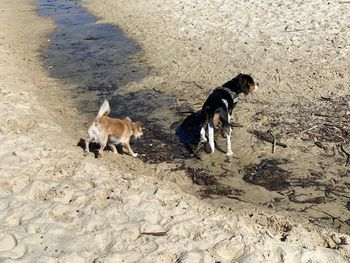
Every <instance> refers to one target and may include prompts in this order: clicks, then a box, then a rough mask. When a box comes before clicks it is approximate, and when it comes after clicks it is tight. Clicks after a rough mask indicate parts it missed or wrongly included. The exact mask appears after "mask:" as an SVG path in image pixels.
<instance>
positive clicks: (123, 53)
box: [38, 0, 350, 232]
mask: <svg viewBox="0 0 350 263" xmlns="http://www.w3.org/2000/svg"><path fill="white" fill-rule="evenodd" d="M38 13H39V14H40V15H43V16H48V17H50V18H51V19H53V20H54V21H55V22H56V24H57V30H56V31H55V32H54V33H53V34H52V36H51V40H50V44H49V47H48V49H47V50H44V51H43V56H44V58H45V64H46V66H47V68H48V70H49V72H50V74H51V76H52V77H54V78H57V79H59V80H60V81H61V82H62V83H63V84H71V85H73V86H75V87H76V89H74V90H72V94H73V96H74V97H75V98H76V99H75V101H76V103H77V105H78V110H79V111H80V112H81V113H83V114H85V115H87V116H88V117H89V118H93V117H94V115H95V114H96V111H97V108H98V105H99V101H101V100H102V99H104V98H107V99H108V100H109V101H110V102H111V107H112V116H113V117H119V118H124V117H126V116H130V117H131V118H132V119H133V120H140V121H141V122H142V123H143V125H144V126H145V127H146V130H145V136H144V138H143V139H142V140H141V141H139V142H135V143H134V145H133V148H134V150H135V151H136V152H139V153H141V157H140V158H141V159H142V160H144V161H145V162H155V163H157V162H164V161H165V162H176V163H177V164H179V167H180V168H181V169H186V170H187V172H188V174H189V176H190V178H191V179H192V180H193V181H194V182H195V183H198V184H201V185H203V192H202V195H203V196H206V197H209V196H211V197H212V196H222V197H228V198H230V199H238V200H241V201H244V202H249V203H254V204H257V205H262V206H265V207H275V208H281V209H284V210H288V211H292V212H300V213H302V214H303V215H305V216H308V217H309V218H310V221H311V220H314V221H315V223H324V222H326V223H327V224H328V225H331V226H333V227H335V228H337V229H339V230H340V231H342V232H350V227H349V225H350V214H349V209H350V205H349V202H348V200H349V197H350V193H349V186H350V179H347V178H349V177H350V176H349V175H350V172H349V170H347V169H344V167H343V164H339V163H336V164H335V165H334V166H330V165H329V160H330V158H333V157H329V156H326V157H325V158H324V157H322V156H321V155H317V156H316V155H315V156H312V155H309V156H311V157H310V159H308V160H304V159H299V160H298V159H296V160H287V161H286V160H285V159H284V158H285V157H286V156H288V154H286V153H285V152H288V151H300V150H301V149H300V148H299V149H297V150H296V149H293V148H288V149H287V150H281V149H279V148H278V149H277V154H275V155H272V154H265V153H264V151H266V150H265V149H264V147H265V148H266V146H265V145H262V144H261V143H260V144H257V145H260V146H251V142H250V141H249V140H250V139H249V138H248V136H247V134H246V133H244V132H241V131H240V128H236V129H235V132H234V138H233V151H234V157H232V158H231V159H227V158H226V156H225V155H224V154H223V152H224V151H225V144H224V140H223V139H220V138H219V139H218V146H219V148H220V147H221V148H222V151H218V152H216V153H215V154H214V155H205V154H202V155H201V156H200V158H196V157H193V156H192V157H191V156H190V154H189V152H188V151H187V150H186V148H185V147H184V145H182V144H181V143H179V140H178V138H176V137H175V136H174V129H173V128H174V127H176V125H174V126H173V127H172V128H170V125H171V124H172V123H173V122H179V123H181V120H183V119H184V118H185V117H186V116H188V113H184V114H181V113H180V112H181V111H184V112H186V111H191V110H193V109H191V108H184V107H183V106H182V105H178V104H177V102H176V98H174V97H169V96H165V95H164V94H159V93H158V92H156V91H154V90H147V89H143V90H136V91H133V92H130V91H128V90H126V89H125V87H126V86H127V85H128V84H129V83H132V82H137V81H139V80H142V79H143V78H144V77H145V76H147V75H148V74H149V71H150V70H149V69H148V68H147V66H145V64H144V63H143V62H142V56H140V55H139V52H140V48H139V46H138V45H137V44H136V43H135V42H133V41H132V40H131V39H130V38H128V37H126V36H125V35H124V34H123V32H122V31H121V30H119V29H118V28H116V27H113V26H111V25H106V24H100V23H96V22H97V18H96V17H94V16H93V15H91V14H89V13H88V12H87V11H86V9H85V8H84V7H83V6H82V5H81V2H79V1H58V0H38ZM264 114H265V113H264ZM266 114H268V113H266ZM257 121H258V120H257ZM243 124H244V123H243ZM247 138H248V139H247ZM253 147H257V150H254V149H253ZM280 153H281V154H280ZM297 155H298V153H296V156H297ZM302 158H304V157H302ZM276 159H277V161H276ZM340 161H341V160H340ZM252 163H253V164H255V166H254V165H253V166H252ZM271 177H272V178H275V180H273V181H271ZM272 184H273V188H271V187H270V186H271V185H272Z"/></svg>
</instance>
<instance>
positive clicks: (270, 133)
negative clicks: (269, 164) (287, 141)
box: [267, 130, 276, 154]
mask: <svg viewBox="0 0 350 263" xmlns="http://www.w3.org/2000/svg"><path fill="white" fill-rule="evenodd" d="M267 134H268V135H270V137H271V138H272V153H273V154H275V153H276V138H275V136H274V135H273V133H272V131H271V130H268V131H267Z"/></svg>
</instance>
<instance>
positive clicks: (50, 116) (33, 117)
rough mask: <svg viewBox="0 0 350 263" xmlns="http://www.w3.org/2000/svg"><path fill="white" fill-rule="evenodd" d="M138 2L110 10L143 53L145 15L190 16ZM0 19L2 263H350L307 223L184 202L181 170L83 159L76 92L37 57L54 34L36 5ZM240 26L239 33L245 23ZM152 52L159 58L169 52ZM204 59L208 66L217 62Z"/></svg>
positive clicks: (345, 241) (341, 248)
mask: <svg viewBox="0 0 350 263" xmlns="http://www.w3.org/2000/svg"><path fill="white" fill-rule="evenodd" d="M120 3H122V2H120ZM135 3H137V5H136V6H130V5H131V4H130V3H127V2H125V3H122V5H121V7H123V8H121V7H118V8H112V9H113V10H115V12H119V14H124V15H125V17H126V18H127V17H129V15H128V13H130V15H131V17H130V18H128V19H130V20H129V21H128V20H120V21H124V22H125V24H123V25H122V26H123V28H125V30H126V31H127V32H134V31H133V30H135V33H134V34H133V35H134V37H135V38H136V39H138V40H139V41H140V42H142V43H146V42H148V41H150V39H152V38H153V37H154V40H155V41H161V39H160V38H159V37H158V35H157V34H155V33H154V34H153V35H152V37H150V36H148V35H147V34H144V33H143V32H142V28H143V27H144V28H149V27H150V26H149V25H148V24H146V22H145V21H148V22H152V21H153V26H154V25H156V24H157V23H158V20H155V19H156V16H155V15H152V16H151V17H150V18H149V19H146V20H145V21H144V22H143V23H141V22H138V21H137V18H138V17H140V16H141V15H140V14H147V10H145V7H144V6H147V9H149V10H153V11H152V12H155V13H154V14H157V12H158V11H157V10H160V11H161V12H164V13H166V10H168V12H170V11H171V12H174V14H176V13H177V12H176V8H181V9H182V8H185V9H186V10H190V9H191V8H193V6H192V5H191V4H189V2H186V5H184V4H182V5H180V4H177V5H176V8H174V6H173V5H172V3H171V2H159V3H156V2H147V3H148V4H149V6H148V5H147V4H146V2H145V3H143V2H142V1H137V2H135ZM291 3H293V2H291ZM153 4H155V5H154V6H151V5H153ZM204 4H205V3H203V5H204ZM227 4H228V3H226V5H227ZM242 5H247V3H245V4H242ZM266 5H267V6H268V4H266ZM296 5H297V4H296ZM96 6H99V8H97V7H93V5H91V8H92V10H101V8H106V9H109V10H111V7H110V3H109V4H108V3H107V2H104V1H99V2H96ZM204 6H205V5H204ZM208 6H209V4H208ZM293 6H294V4H293ZM205 7H206V8H205V9H204V10H211V11H213V13H214V14H215V13H216V12H220V9H221V8H222V7H225V3H222V5H220V4H217V8H216V9H215V10H216V11H215V12H214V9H212V8H210V9H209V8H207V6H205ZM130 10H132V11H131V12H130ZM223 10H226V7H225V8H223ZM0 11H1V16H0V32H1V33H0V57H1V60H0V98H1V105H0V107H1V110H0V122H1V126H0V138H1V142H2V144H1V151H0V154H1V163H0V171H1V173H0V190H1V191H0V226H1V227H0V261H1V262H218V261H220V262H348V259H349V253H350V245H349V242H350V237H349V236H348V235H345V234H339V233H336V232H334V231H332V230H331V229H327V228H319V227H317V226H313V225H312V224H310V223H307V220H306V219H300V218H297V217H295V218H286V217H285V216H283V215H280V214H278V213H277V212H275V211H274V210H270V211H267V212H266V211H264V210H263V209H259V208H254V207H250V206H247V207H246V208H243V206H246V205H244V204H241V203H239V202H237V203H236V208H237V209H236V210H235V209H233V210H232V208H230V209H229V208H227V207H224V206H223V207H222V208H221V207H215V206H211V205H209V204H207V203H205V202H203V201H201V200H199V199H198V198H196V197H195V196H193V195H190V194H189V193H190V192H193V193H195V192H196V191H197V190H198V189H197V187H196V186H193V185H191V183H190V182H189V180H188V179H187V178H186V176H185V174H184V173H183V172H181V171H179V172H172V171H171V169H170V168H171V167H172V166H171V165H168V164H160V165H145V164H143V163H142V162H141V161H140V160H138V159H134V158H131V157H129V156H125V155H120V156H116V155H114V154H111V153H107V154H106V155H105V157H104V158H102V159H98V160H96V159H94V158H93V157H92V156H83V154H82V151H81V149H80V148H79V147H76V144H77V141H78V140H79V138H80V137H81V136H84V134H85V133H86V130H85V127H83V123H84V122H86V120H85V119H84V118H85V117H84V116H81V115H80V114H78V113H77V111H76V110H75V108H74V104H73V101H72V100H71V97H70V93H69V90H70V88H71V87H69V86H63V85H62V84H61V83H58V82H56V81H55V80H54V79H51V78H50V77H48V75H47V71H46V69H45V68H44V67H43V66H42V64H41V59H40V56H39V55H40V53H39V49H40V48H43V47H45V46H46V45H47V40H48V38H49V37H48V36H49V33H50V32H51V31H52V30H53V29H54V25H53V24H52V22H50V21H48V20H46V19H43V18H41V17H38V16H37V15H36V6H35V2H34V1H25V0H18V1H16V2H14V1H9V0H7V1H2V2H1V5H0ZM126 11H128V12H126ZM160 11H159V12H160ZM265 11H267V10H265ZM99 12H101V11H99ZM138 12H140V14H139V13H138ZM261 12H263V11H261ZM261 12H257V14H256V16H254V17H258V15H259V13H261ZM111 13H112V12H111ZM174 14H166V16H164V17H167V18H168V19H169V23H170V24H172V22H171V21H170V20H171V19H175V21H181V19H183V18H184V17H185V16H183V17H176V15H174ZM197 14H200V13H198V12H197ZM135 15H136V17H135V18H133V16H135ZM205 16H207V13H205ZM205 16H203V15H202V16H200V17H202V19H206V18H205ZM242 16H243V14H242ZM188 17H189V18H191V17H193V16H188ZM243 17H245V16H243ZM115 18H117V19H118V18H119V17H118V16H115ZM115 18H114V19H115ZM130 21H134V23H127V22H130ZM216 21H218V23H217V25H216V24H215V23H216ZM244 21H245V20H242V25H241V26H240V28H242V27H243V26H245V25H246V23H247V22H244ZM219 22H220V20H216V19H215V23H213V22H210V21H209V22H207V23H206V24H203V25H207V26H208V25H209V24H214V25H215V26H217V27H218V28H222V29H223V25H221V24H220V23H219ZM194 23H198V22H197V20H194ZM256 23H259V21H256ZM200 24H201V25H202V23H200ZM186 25H187V22H186ZM174 26H175V24H174ZM133 28H134V29H133ZM137 28H138V29H139V30H136V29H137ZM182 28H183V29H181V31H180V32H183V34H187V33H186V30H189V29H188V28H190V27H189V26H186V27H182ZM179 29H180V27H179ZM161 30H165V29H164V27H159V32H161ZM155 31H157V30H155ZM165 31H166V30H165ZM198 34H200V33H198ZM142 38H144V39H147V41H141V39H142ZM175 39H177V36H175ZM180 40H181V41H180ZM183 41H185V39H183ZM176 43H182V39H177V40H176ZM149 44H150V45H151V46H153V48H155V49H157V48H159V49H163V47H164V45H163V44H159V43H158V44H157V43H156V42H152V43H151V42H149ZM168 44H169V47H173V46H174V47H175V46H176V45H174V42H171V41H169V43H168ZM145 47H146V44H145ZM169 47H168V48H166V49H167V50H171V48H169ZM195 48H198V47H195ZM202 48H203V49H207V48H208V49H210V46H204V45H203V47H202ZM227 48H229V45H227ZM230 48H231V47H230ZM180 49H181V48H180ZM314 50H316V49H313V50H312V51H314ZM173 51H174V52H176V49H175V48H174V49H173ZM184 52H185V53H187V52H189V51H188V50H187V51H184ZM257 52H258V51H257ZM145 53H146V54H145V55H146V56H149V57H154V56H155V57H156V56H157V55H156V54H157V53H156V50H155V51H154V52H153V51H152V50H150V49H146V48H145ZM152 54H153V55H152ZM189 54H190V53H189ZM247 54H248V53H242V54H241V55H242V56H247ZM179 55H181V54H179ZM206 56H207V58H208V59H209V58H210V57H212V54H211V53H206ZM339 56H340V57H341V54H340V55H339ZM191 59H192V58H191V57H190V56H189V57H188V61H191ZM164 61H165V60H164ZM150 63H155V64H157V63H156V62H150ZM164 63H165V62H164ZM215 63H217V62H215ZM215 63H214V64H215ZM246 63H247V65H248V64H250V63H251V62H249V61H248V60H247V62H246ZM184 66H185V65H181V68H182V67H184ZM341 66H342V64H341V63H339V67H341ZM159 67H160V69H161V68H163V69H164V68H169V66H168V65H167V66H164V65H161V64H159ZM175 67H176V66H175ZM256 67H258V65H256ZM217 68H218V65H216V66H215V67H213V69H212V68H210V67H208V68H207V69H206V68H201V70H203V71H198V72H196V73H195V74H198V75H202V76H205V74H204V71H205V70H208V71H210V70H214V69H215V71H217ZM230 68H231V67H230ZM169 69H170V68H169ZM226 69H227V67H226ZM233 70H235V69H233ZM236 70H238V68H237V69H236ZM243 70H245V68H243ZM170 71H173V70H170ZM170 71H169V72H170ZM260 72H261V71H260ZM231 73H232V72H231V69H227V71H225V72H224V73H220V74H223V75H218V76H217V77H216V78H214V79H212V78H211V77H210V75H208V76H207V78H204V79H203V81H207V82H211V81H212V82H217V81H219V80H220V81H221V80H222V79H226V78H227V77H228V76H230V75H231ZM188 74H194V72H193V71H190V70H189V71H188ZM211 74H213V76H214V75H215V73H211ZM260 74H261V75H260V77H262V76H263V72H261V73H260ZM295 74H296V73H295ZM164 76H166V72H165V73H164V75H162V77H161V78H165V77H164ZM191 76H192V75H191ZM169 78H171V77H169ZM191 78H192V77H191ZM196 79H197V78H196ZM266 79H267V77H266ZM266 92H267V91H266ZM238 208H240V210H238ZM271 214H273V215H271Z"/></svg>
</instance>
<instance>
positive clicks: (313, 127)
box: [299, 125, 318, 133]
mask: <svg viewBox="0 0 350 263" xmlns="http://www.w3.org/2000/svg"><path fill="white" fill-rule="evenodd" d="M317 126H318V125H315V126H312V127H311V128H309V129H306V130H303V131H301V132H299V133H304V132H308V131H311V130H313V129H315V128H317Z"/></svg>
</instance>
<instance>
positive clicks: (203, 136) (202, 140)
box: [200, 126, 208, 143]
mask: <svg viewBox="0 0 350 263" xmlns="http://www.w3.org/2000/svg"><path fill="white" fill-rule="evenodd" d="M207 141H208V140H207V137H206V136H205V126H202V128H201V139H200V142H201V143H203V142H207Z"/></svg>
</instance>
